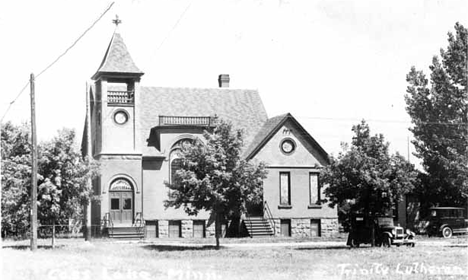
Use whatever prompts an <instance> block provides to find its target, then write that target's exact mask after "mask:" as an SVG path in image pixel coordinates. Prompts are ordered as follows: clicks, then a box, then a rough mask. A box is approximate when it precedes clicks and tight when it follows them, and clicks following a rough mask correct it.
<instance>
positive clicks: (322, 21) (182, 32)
mask: <svg viewBox="0 0 468 280" xmlns="http://www.w3.org/2000/svg"><path fill="white" fill-rule="evenodd" d="M111 3H113V1H110V0H108V1H101V0H80V1H70V0H68V1H65V0H60V1H58V0H57V1H52V0H42V1H34V0H16V1H1V3H0V36H1V42H2V44H0V77H1V79H0V81H1V83H2V85H1V86H2V90H1V92H0V117H2V116H4V115H5V112H7V110H8V108H9V111H8V112H7V113H6V115H5V118H4V121H8V120H11V121H13V122H14V123H21V122H26V121H29V120H30V99H29V87H27V88H26V89H25V90H24V91H23V93H22V94H21V95H19V97H18V98H16V97H17V96H18V94H19V93H20V92H21V90H22V88H23V87H24V86H25V85H27V83H28V80H29V76H30V74H31V73H34V74H35V75H38V74H39V73H41V72H42V71H43V70H44V69H46V68H47V66H49V65H50V64H51V63H52V62H53V61H54V60H55V59H57V57H59V56H60V55H61V54H63V53H64V52H65V50H66V49H67V48H69V47H70V46H71V45H72V44H73V42H75V40H77V38H79V37H80V35H81V34H83V32H84V31H85V30H86V29H87V28H89V27H90V26H91V24H92V23H93V22H94V21H95V20H96V19H97V18H99V16H100V15H101V14H102V13H103V12H104V11H105V10H106V9H107V8H108V7H109V6H110V5H111ZM116 15H118V16H119V18H120V19H121V20H122V24H120V25H119V27H118V28H119V32H120V34H121V35H122V37H123V39H124V41H125V43H126V45H127V48H128V49H129V52H130V54H131V56H132V58H133V60H134V61H135V63H136V65H137V66H138V67H139V68H140V69H141V70H142V71H143V72H145V75H144V76H143V77H142V80H141V85H142V86H163V87H166V86H167V87H203V88H214V87H217V86H218V85H217V78H218V75H219V74H229V75H230V77H231V83H230V87H231V88H248V89H258V90H259V93H260V96H261V98H262V100H263V102H264V106H265V109H266V111H267V113H268V116H269V117H273V116H276V115H279V114H284V113H287V112H289V113H291V114H292V115H293V116H294V117H295V118H296V119H297V120H298V121H299V122H300V123H301V124H302V125H303V126H304V128H305V129H306V130H307V131H308V132H309V133H310V134H311V135H312V136H313V137H314V138H315V139H316V140H317V141H318V142H319V143H320V145H321V146H322V147H323V148H324V149H325V150H326V151H327V152H328V153H329V154H333V155H335V156H336V155H337V154H338V153H339V152H340V151H341V143H342V142H348V143H349V142H350V141H351V138H352V135H353V133H352V131H351V128H352V126H353V125H355V124H357V123H359V122H360V120H362V119H365V120H366V121H367V122H368V123H369V125H370V128H371V133H373V134H374V133H382V134H384V136H385V138H386V140H387V141H389V142H390V149H391V151H392V152H396V151H398V152H400V153H401V154H402V155H404V156H405V157H408V156H409V159H410V161H411V162H415V163H417V162H418V161H417V159H416V158H415V156H414V155H412V153H413V152H414V147H413V146H412V145H411V144H408V140H411V139H412V135H411V133H410V132H409V131H408V127H410V126H411V119H410V117H409V116H408V114H407V113H406V111H405V101H404V96H405V94H406V87H407V83H406V74H407V73H408V72H409V70H410V68H411V66H413V65H414V66H415V67H416V68H417V69H422V70H424V71H425V72H426V74H429V69H428V67H429V65H430V63H431V61H432V57H433V56H434V55H438V54H439V51H440V48H446V46H447V33H448V32H454V25H455V23H456V22H460V23H461V24H462V25H464V26H465V27H466V26H468V22H467V19H468V1H466V0H451V1H436V0H427V1H423V0H415V1H375V0H374V1H370V0H369V1H362V0H360V1H350V0H346V1H329V0H327V1H325V0H324V1H311V0H244V1H242V0H152V1H150V0H133V1H131V0H120V1H119V0H116V1H114V4H113V5H112V7H111V8H110V10H109V11H108V12H107V13H106V14H105V15H104V16H103V17H102V19H101V20H99V21H98V22H97V23H96V24H95V25H94V27H93V28H91V29H90V30H89V31H88V32H87V33H86V34H85V35H84V36H83V37H82V38H81V39H80V40H79V41H78V42H77V43H76V45H75V46H74V47H73V48H71V49H70V50H68V52H66V54H65V55H64V56H63V57H61V58H60V59H59V60H58V61H57V62H56V63H55V64H53V65H52V66H51V67H50V68H48V69H47V70H46V71H44V72H43V73H42V74H41V75H40V76H38V77H37V79H36V117H37V121H36V122H37V134H38V139H39V140H40V141H46V140H48V139H51V138H52V137H53V136H54V135H56V133H57V131H58V130H59V129H61V128H63V127H68V128H74V129H75V130H76V131H77V134H78V139H81V135H82V131H83V127H84V119H85V109H86V108H85V93H86V84H87V83H92V81H91V76H92V75H93V74H94V73H95V72H96V70H97V69H98V67H99V65H100V62H101V60H102V58H103V56H104V53H105V51H106V48H107V46H108V44H109V41H110V39H111V37H112V34H113V32H114V30H115V25H114V24H112V19H114V18H115V16H116ZM13 100H16V101H15V102H14V103H13V105H11V106H10V102H12V101H13ZM9 106H10V107H9Z"/></svg>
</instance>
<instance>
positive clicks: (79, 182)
mask: <svg viewBox="0 0 468 280" xmlns="http://www.w3.org/2000/svg"><path fill="white" fill-rule="evenodd" d="M75 139H76V133H75V131H74V130H70V129H65V128H64V129H62V130H59V131H58V136H56V137H54V138H53V139H52V140H50V141H48V142H45V143H41V146H40V149H39V157H38V169H39V173H40V174H42V179H41V180H39V182H38V185H39V187H38V188H39V192H38V199H39V203H38V204H39V207H38V213H39V220H40V221H41V223H42V224H47V225H50V224H52V225H55V223H56V222H58V223H59V224H65V223H67V222H68V220H69V219H73V220H81V219H82V218H83V205H85V204H87V203H89V200H90V197H91V195H92V193H91V192H92V190H91V188H90V186H89V185H88V179H89V178H93V177H95V176H97V171H98V165H97V163H96V162H95V161H93V160H90V159H88V158H85V159H83V158H82V156H81V154H80V153H79V152H78V149H77V146H76V141H75Z"/></svg>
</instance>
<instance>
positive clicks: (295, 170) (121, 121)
mask: <svg viewBox="0 0 468 280" xmlns="http://www.w3.org/2000/svg"><path fill="white" fill-rule="evenodd" d="M143 75H144V73H143V72H142V71H141V70H140V69H139V68H138V67H137V65H136V64H135V63H134V61H133V60H132V58H131V56H130V53H129V51H128V50H127V47H126V45H125V44H124V41H123V39H122V36H121V35H120V34H119V33H117V32H116V33H114V34H113V36H112V39H111V40H110V43H109V46H108V47H107V50H106V52H105V55H104V58H103V60H102V63H101V64H100V66H99V68H98V70H97V72H96V73H95V74H94V75H93V76H92V79H93V80H94V84H92V85H91V86H90V87H89V89H88V92H87V99H88V103H87V107H88V108H89V109H88V110H87V111H88V113H87V119H86V125H85V130H84V135H83V142H82V151H83V153H84V154H88V155H91V156H92V157H93V158H94V159H96V160H98V161H99V162H100V165H101V169H100V176H99V177H98V178H97V179H96V180H94V181H93V191H94V195H96V196H97V198H98V199H97V200H94V201H92V205H91V219H92V224H93V225H100V226H101V229H104V230H105V229H106V228H108V227H112V228H119V227H122V228H123V227H129V226H132V225H135V223H139V224H140V225H141V222H142V221H145V225H146V234H147V236H148V237H154V238H156V237H159V238H165V237H186V238H187V237H205V236H213V235H214V224H208V219H209V213H203V212H202V213H199V214H198V215H197V216H189V215H187V214H186V213H185V212H184V211H183V209H182V208H181V209H173V208H168V209H165V207H164V200H166V199H167V198H168V191H169V189H168V188H167V186H166V185H165V183H164V182H166V181H171V177H172V176H173V174H174V173H175V171H176V170H177V168H178V161H177V159H178V151H179V149H180V147H181V146H183V145H185V144H187V143H190V142H191V141H193V140H194V139H197V138H198V139H201V140H203V136H202V134H203V131H204V130H206V129H209V128H210V127H212V126H213V120H214V118H215V117H217V118H222V119H225V120H228V121H231V122H232V123H233V125H234V127H235V128H238V129H243V130H244V132H245V134H244V135H245V138H244V141H245V146H244V151H243V157H244V158H245V159H247V160H258V161H264V162H266V163H267V165H268V168H267V169H268V177H267V178H266V179H265V180H264V182H263V188H264V190H263V192H264V197H263V206H262V210H261V211H260V212H259V213H258V212H257V213H247V215H245V217H244V223H245V225H246V227H247V229H248V231H249V234H251V235H256V234H257V235H261V234H263V235H265V234H268V235H276V236H281V235H282V236H294V237H299V236H303V237H307V236H329V235H332V234H334V233H337V232H338V218H337V210H336V209H335V208H330V207H329V206H328V205H322V204H321V203H320V200H321V198H322V195H323V192H322V190H321V188H320V187H319V182H320V178H319V172H320V170H321V168H322V167H323V166H325V165H326V164H328V155H327V153H326V152H325V150H324V149H323V148H322V147H321V146H320V145H319V143H317V142H316V141H315V140H314V138H313V137H312V136H311V135H310V134H309V132H307V131H306V130H305V129H304V128H303V127H302V126H301V124H300V123H299V122H298V121H297V120H296V119H295V118H294V117H293V116H292V115H291V114H289V113H285V114H283V115H279V116H273V117H269V116H267V114H266V111H265V108H264V106H263V103H262V100H261V98H260V95H259V93H258V91H257V90H250V89H231V88H229V82H230V77H229V75H220V76H219V77H218V82H219V88H164V87H143V86H141V85H140V81H141V79H144V76H143ZM228 225H229V221H228V222H227V224H226V226H228Z"/></svg>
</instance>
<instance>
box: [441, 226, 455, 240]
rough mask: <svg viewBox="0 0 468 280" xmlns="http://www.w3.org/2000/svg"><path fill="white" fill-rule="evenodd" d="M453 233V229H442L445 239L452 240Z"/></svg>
mask: <svg viewBox="0 0 468 280" xmlns="http://www.w3.org/2000/svg"><path fill="white" fill-rule="evenodd" d="M452 233H453V232H452V229H451V228H449V227H444V228H443V229H442V236H443V237H444V238H450V237H452Z"/></svg>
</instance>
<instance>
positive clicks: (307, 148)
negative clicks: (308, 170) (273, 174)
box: [248, 114, 328, 167]
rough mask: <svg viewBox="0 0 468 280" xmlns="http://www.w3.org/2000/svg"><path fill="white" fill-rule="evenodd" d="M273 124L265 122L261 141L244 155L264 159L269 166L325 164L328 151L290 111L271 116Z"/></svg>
mask: <svg viewBox="0 0 468 280" xmlns="http://www.w3.org/2000/svg"><path fill="white" fill-rule="evenodd" d="M271 120H272V122H274V123H275V124H276V125H272V124H268V123H266V124H265V126H267V128H268V129H269V131H263V135H260V136H259V137H260V138H262V137H263V139H261V141H259V142H258V143H257V145H258V146H257V147H254V148H253V149H252V150H251V154H250V155H249V157H248V159H255V160H259V161H264V162H266V163H267V165H269V166H275V167H279V166H284V167H287V166H289V167H291V166H295V167H311V166H315V167H322V166H325V165H327V164H328V154H327V153H326V152H325V151H324V150H323V148H322V147H321V146H320V145H319V144H318V143H317V142H316V141H315V140H314V139H313V137H312V136H311V135H310V134H309V133H308V132H307V131H306V130H305V129H304V128H303V127H302V126H301V125H300V124H299V123H298V122H297V120H296V119H295V118H294V117H292V116H291V115H290V114H286V115H283V116H279V119H278V118H277V119H275V118H272V119H271Z"/></svg>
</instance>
